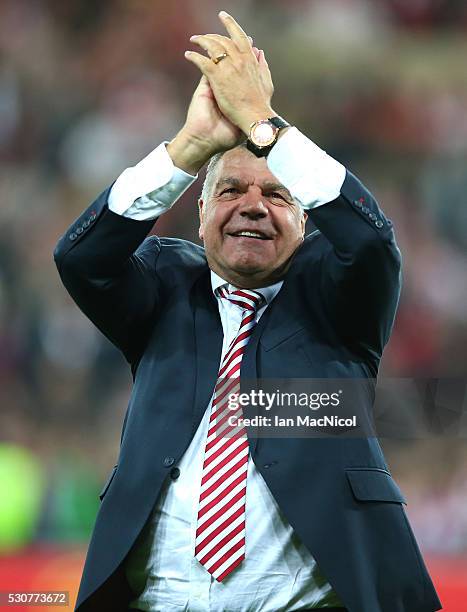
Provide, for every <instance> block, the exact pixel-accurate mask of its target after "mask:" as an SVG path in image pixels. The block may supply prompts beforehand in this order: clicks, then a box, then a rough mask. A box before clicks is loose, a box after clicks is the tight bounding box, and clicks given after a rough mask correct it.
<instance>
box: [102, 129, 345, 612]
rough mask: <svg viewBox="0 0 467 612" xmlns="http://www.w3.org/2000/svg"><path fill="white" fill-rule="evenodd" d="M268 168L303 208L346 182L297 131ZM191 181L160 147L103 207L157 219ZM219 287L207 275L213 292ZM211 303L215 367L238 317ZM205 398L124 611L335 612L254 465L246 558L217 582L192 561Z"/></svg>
mask: <svg viewBox="0 0 467 612" xmlns="http://www.w3.org/2000/svg"><path fill="white" fill-rule="evenodd" d="M267 164H268V167H269V169H270V170H271V172H272V173H273V174H274V175H275V176H276V177H277V179H278V180H279V181H280V182H281V183H282V184H283V185H284V186H285V187H287V189H289V191H290V193H291V194H292V196H293V197H294V198H295V199H296V200H297V201H298V202H299V203H300V204H301V205H302V206H303V207H304V208H312V207H314V206H320V205H322V204H325V203H327V202H330V201H332V200H334V199H335V198H336V197H337V196H338V195H339V193H340V189H341V187H342V183H343V181H344V178H345V168H344V167H343V166H342V165H341V164H339V163H338V162H337V161H336V160H334V159H332V158H331V157H329V156H328V155H327V154H326V153H325V152H324V151H322V150H321V149H320V148H319V147H317V146H316V145H315V144H314V143H313V142H311V141H310V140H309V139H308V138H306V137H305V136H304V135H303V134H301V133H300V132H299V131H298V130H297V129H296V128H290V129H289V130H288V131H287V133H285V134H284V135H283V136H282V137H281V139H280V140H279V141H278V142H277V143H276V145H275V146H274V148H273V149H272V151H271V153H270V154H269V155H268V157H267ZM196 178H197V177H193V176H191V175H189V174H187V173H186V172H184V171H183V170H180V169H179V168H176V167H175V166H174V164H173V162H172V160H171V159H170V156H169V155H168V153H167V150H166V147H165V143H162V144H161V145H160V146H159V147H157V148H156V149H155V150H154V151H152V152H151V153H150V154H149V155H148V156H147V157H146V158H144V160H142V162H140V163H139V164H137V165H136V166H134V167H132V168H128V169H127V170H125V171H124V172H123V173H122V174H121V175H120V176H119V178H118V179H117V181H116V182H115V183H114V185H113V187H112V189H111V193H110V196H109V202H108V203H109V208H110V209H111V210H113V211H114V212H116V213H118V214H122V215H124V216H126V217H130V218H133V219H138V220H147V219H155V218H157V217H158V216H159V215H160V214H162V213H163V212H164V211H166V210H168V208H170V207H171V206H172V205H173V204H174V203H175V201H176V200H177V199H179V197H180V196H181V195H182V193H184V191H186V189H188V187H189V186H190V185H191V183H192V182H193V181H194V180H195V179H196ZM225 284H226V281H225V280H224V279H222V278H220V277H219V276H218V275H217V274H215V273H214V272H212V271H211V285H212V289H213V291H215V289H216V288H218V287H220V286H222V285H225ZM281 286H282V281H281V282H279V283H276V284H275V285H272V286H270V287H265V288H262V289H257V291H259V292H260V293H261V294H262V295H263V296H264V298H265V300H266V303H265V304H264V306H262V307H261V308H260V309H259V310H258V312H257V313H256V320H259V318H260V317H261V315H262V314H263V313H264V311H265V309H266V308H267V307H268V305H269V304H270V303H271V301H272V300H273V299H274V297H275V296H276V295H277V293H278V292H279V290H280V288H281ZM217 302H218V307H219V313H220V317H221V322H222V328H223V333H224V337H223V346H222V355H221V361H220V363H222V358H223V356H224V354H225V352H226V350H227V348H228V346H229V345H230V343H231V341H232V340H233V339H234V338H235V336H236V335H237V333H238V330H239V327H240V324H241V319H242V311H241V309H240V308H238V307H237V306H235V305H234V304H232V303H231V302H229V301H228V300H222V299H221V298H217ZM211 401H212V398H211ZM211 401H210V402H209V405H208V406H207V407H206V411H205V413H204V416H203V419H202V420H201V423H200V425H199V427H198V429H197V431H196V433H195V435H194V437H193V439H192V441H191V443H190V445H189V447H188V448H187V450H186V451H185V453H184V454H183V456H182V458H181V459H180V461H179V463H178V464H177V467H178V468H179V470H180V475H179V477H178V478H177V479H176V480H171V479H170V478H168V479H167V480H166V481H165V483H164V485H163V489H162V492H161V495H160V496H159V498H158V500H157V502H156V505H155V506H154V509H153V512H152V515H151V517H150V519H149V521H148V522H147V524H146V526H145V528H144V529H143V530H142V532H141V533H140V535H139V537H138V539H137V541H136V542H135V545H134V546H133V548H132V551H131V552H130V554H129V556H128V559H127V561H126V568H125V569H126V575H127V578H128V581H129V583H130V586H131V587H132V589H133V591H134V592H135V594H137V595H136V596H135V599H134V600H133V601H132V602H131V605H130V608H131V607H133V608H139V609H141V610H148V611H149V610H150V611H151V612H182V611H189V612H222V611H226V612H227V611H228V612H253V611H254V612H278V611H279V610H281V611H283V612H292V611H298V610H304V609H307V608H313V607H333V606H339V605H342V604H341V602H340V600H339V598H338V596H337V594H336V593H335V592H334V591H333V590H332V588H331V585H330V584H329V583H328V582H327V580H326V579H325V578H324V577H323V576H322V574H321V573H320V571H319V568H318V566H317V564H316V561H315V559H314V558H313V556H312V555H311V554H310V552H309V551H308V550H307V548H306V547H305V546H304V544H303V543H302V542H301V541H300V539H299V538H298V536H297V534H296V533H295V532H294V531H293V529H292V527H291V526H290V524H289V523H288V521H287V519H286V518H285V516H284V515H283V513H282V511H281V510H280V508H279V506H278V505H277V502H276V501H275V499H274V497H273V495H272V494H271V492H270V490H269V488H268V486H267V484H266V482H265V481H264V479H263V477H262V475H261V474H260V472H259V471H258V470H257V468H256V466H255V464H254V462H253V461H252V459H251V458H250V461H249V464H248V472H247V490H246V538H245V539H246V550H245V559H244V560H243V561H242V563H241V564H240V565H239V566H238V567H237V568H236V569H235V570H234V571H233V572H232V573H231V574H230V575H229V576H227V577H226V578H225V580H223V581H222V582H221V583H219V582H217V581H216V580H215V579H214V578H213V577H212V576H211V575H210V574H209V572H207V570H206V569H205V568H204V567H203V566H202V565H201V564H200V563H199V562H198V560H197V559H196V558H195V556H194V550H195V532H196V523H197V513H198V500H199V491H200V483H201V474H202V462H203V450H204V445H205V440H206V436H207V430H208V423H209V414H210V408H211Z"/></svg>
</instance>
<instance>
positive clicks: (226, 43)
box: [190, 34, 238, 55]
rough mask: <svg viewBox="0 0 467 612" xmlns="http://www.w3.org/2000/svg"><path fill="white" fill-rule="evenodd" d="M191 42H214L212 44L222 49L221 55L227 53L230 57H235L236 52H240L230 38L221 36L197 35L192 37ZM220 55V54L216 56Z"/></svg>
mask: <svg viewBox="0 0 467 612" xmlns="http://www.w3.org/2000/svg"><path fill="white" fill-rule="evenodd" d="M190 40H191V42H193V43H197V41H198V40H201V41H206V42H208V41H212V43H214V44H217V45H220V46H221V47H222V50H221V51H220V53H224V52H225V51H226V52H227V53H228V54H229V55H233V54H234V53H235V52H238V47H237V45H236V44H235V43H234V42H233V41H232V40H230V38H229V37H228V36H221V34H195V35H194V36H191V37H190ZM218 54H219V53H217V54H216V55H218Z"/></svg>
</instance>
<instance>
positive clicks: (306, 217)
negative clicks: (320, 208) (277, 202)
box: [300, 211, 308, 238]
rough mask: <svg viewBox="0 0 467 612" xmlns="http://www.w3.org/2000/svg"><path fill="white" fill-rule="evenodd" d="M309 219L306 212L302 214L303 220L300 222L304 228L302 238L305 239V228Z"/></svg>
mask: <svg viewBox="0 0 467 612" xmlns="http://www.w3.org/2000/svg"><path fill="white" fill-rule="evenodd" d="M307 219H308V215H307V213H306V212H305V211H303V213H302V218H301V220H300V225H301V227H302V238H304V237H305V226H306V220H307Z"/></svg>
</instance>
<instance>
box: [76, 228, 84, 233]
mask: <svg viewBox="0 0 467 612" xmlns="http://www.w3.org/2000/svg"><path fill="white" fill-rule="evenodd" d="M83 232H84V229H83V228H82V227H78V228H77V229H76V233H77V234H82V233H83Z"/></svg>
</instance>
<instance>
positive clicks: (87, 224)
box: [83, 219, 91, 228]
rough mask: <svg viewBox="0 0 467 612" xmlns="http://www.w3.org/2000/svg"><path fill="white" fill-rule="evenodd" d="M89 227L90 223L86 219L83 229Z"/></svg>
mask: <svg viewBox="0 0 467 612" xmlns="http://www.w3.org/2000/svg"><path fill="white" fill-rule="evenodd" d="M90 225H91V221H89V219H86V221H85V222H84V223H83V227H84V228H86V227H89V226H90Z"/></svg>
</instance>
